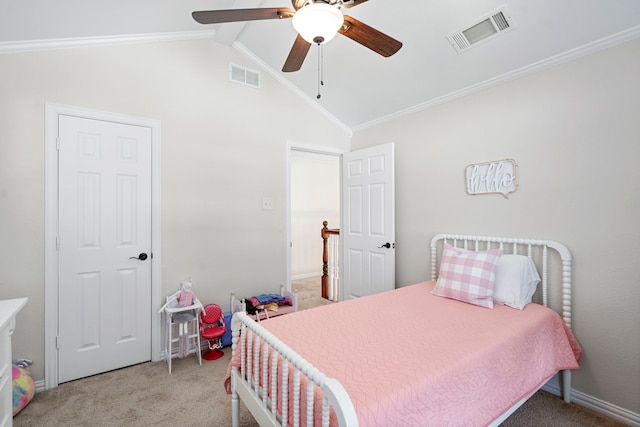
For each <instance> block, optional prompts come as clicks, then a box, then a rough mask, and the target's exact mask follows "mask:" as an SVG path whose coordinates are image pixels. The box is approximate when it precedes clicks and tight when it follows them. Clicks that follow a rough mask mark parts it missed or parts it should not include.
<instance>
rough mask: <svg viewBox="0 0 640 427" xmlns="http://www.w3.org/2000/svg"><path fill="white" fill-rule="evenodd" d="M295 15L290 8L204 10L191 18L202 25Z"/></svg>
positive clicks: (195, 13)
mask: <svg viewBox="0 0 640 427" xmlns="http://www.w3.org/2000/svg"><path fill="white" fill-rule="evenodd" d="M295 13H296V11H295V10H293V9H289V8H288V7H273V8H262V9H227V10H203V11H198V12H193V13H192V14H191V16H193V19H195V20H196V21H198V22H199V23H201V24H220V23H224V22H237V21H259V20H262V19H283V18H291V17H292V16H293V15H294V14H295Z"/></svg>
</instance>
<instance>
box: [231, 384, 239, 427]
mask: <svg viewBox="0 0 640 427" xmlns="http://www.w3.org/2000/svg"><path fill="white" fill-rule="evenodd" d="M231 425H232V426H233V427H240V399H239V397H238V392H237V391H236V378H235V376H234V375H233V373H232V374H231Z"/></svg>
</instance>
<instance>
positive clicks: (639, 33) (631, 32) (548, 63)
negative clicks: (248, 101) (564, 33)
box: [353, 25, 640, 132]
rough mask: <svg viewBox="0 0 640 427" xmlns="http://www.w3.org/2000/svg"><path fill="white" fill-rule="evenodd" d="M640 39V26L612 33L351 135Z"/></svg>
mask: <svg viewBox="0 0 640 427" xmlns="http://www.w3.org/2000/svg"><path fill="white" fill-rule="evenodd" d="M639 37H640V25H638V26H636V27H633V28H630V29H628V30H625V31H621V32H619V33H617V34H613V35H611V36H609V37H605V38H603V39H600V40H597V41H595V42H592V43H588V44H585V45H583V46H580V47H578V48H575V49H571V50H568V51H566V52H563V53H561V54H558V55H555V56H552V57H550V58H547V59H544V60H542V61H538V62H535V63H533V64H531V65H527V66H525V67H522V68H519V69H517V70H514V71H510V72H508V73H505V74H502V75H500V76H497V77H494V78H492V79H489V80H485V81H483V82H480V83H477V84H474V85H471V86H467V87H466V88H464V89H460V90H457V91H454V92H451V93H448V94H446V95H443V96H440V97H437V98H433V99H430V100H429V101H426V102H423V103H420V104H417V105H414V106H412V107H409V108H405V109H404V110H400V111H397V112H395V113H393V114H389V115H387V116H383V117H380V118H378V119H376V120H372V121H370V122H367V123H363V124H361V125H358V126H354V127H353V132H357V131H360V130H364V129H367V128H370V127H373V126H376V125H379V124H381V123H384V122H388V121H391V120H395V119H398V118H400V117H404V116H408V115H410V114H413V113H416V112H419V111H424V110H427V109H429V108H433V107H437V106H439V105H442V104H446V103H448V102H451V101H455V100H457V99H460V98H463V97H465V96H467V95H471V94H474V93H476V92H480V91H482V90H485V89H488V88H491V87H495V86H499V85H501V84H504V83H507V82H509V81H512V80H516V79H519V78H521V77H525V76H528V75H530V74H534V73H537V72H538V71H542V70H545V69H548V68H552V67H555V66H557V65H560V64H564V63H566V62H570V61H573V60H576V59H578V58H582V57H584V56H588V55H591V54H594V53H597V52H600V51H602V50H605V49H609V48H611V47H614V46H618V45H621V44H623V43H626V42H629V41H632V40H635V39H637V38H639Z"/></svg>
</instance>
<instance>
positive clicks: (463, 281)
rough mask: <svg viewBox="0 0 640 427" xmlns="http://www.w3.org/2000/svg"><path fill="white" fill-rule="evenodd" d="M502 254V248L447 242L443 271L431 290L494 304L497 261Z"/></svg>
mask: <svg viewBox="0 0 640 427" xmlns="http://www.w3.org/2000/svg"><path fill="white" fill-rule="evenodd" d="M501 256H502V249H491V250H488V251H479V252H472V251H467V250H464V249H459V248H455V247H453V246H451V245H449V244H446V243H445V244H444V249H443V250H442V260H441V261H440V274H439V275H438V281H437V282H436V286H435V288H433V291H432V293H433V294H434V295H436V296H439V297H445V298H452V299H455V300H458V301H463V302H467V303H469V304H475V305H478V306H480V307H486V308H493V288H494V286H495V282H496V264H497V263H498V260H499V259H500V257H501Z"/></svg>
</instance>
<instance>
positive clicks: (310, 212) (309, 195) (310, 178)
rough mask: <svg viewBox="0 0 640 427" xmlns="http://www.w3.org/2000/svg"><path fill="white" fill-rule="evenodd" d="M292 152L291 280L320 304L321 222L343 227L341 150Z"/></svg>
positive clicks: (290, 169) (290, 175) (290, 187)
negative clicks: (341, 217)
mask: <svg viewBox="0 0 640 427" xmlns="http://www.w3.org/2000/svg"><path fill="white" fill-rule="evenodd" d="M289 154H290V155H289V194H290V202H289V209H290V210H289V220H290V227H289V228H290V231H289V232H290V257H289V258H290V271H289V274H290V278H291V280H290V283H291V288H292V289H296V290H298V292H299V293H301V295H300V297H302V298H300V300H301V301H304V300H310V301H315V303H318V302H322V301H321V300H322V299H321V278H322V273H323V272H322V251H323V246H322V238H321V235H320V231H321V229H322V223H323V221H327V222H328V224H329V225H328V226H329V228H340V153H327V152H319V151H311V150H306V149H301V148H291V150H290V153H289ZM302 293H304V295H303V294H302ZM327 303H328V301H327Z"/></svg>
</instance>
